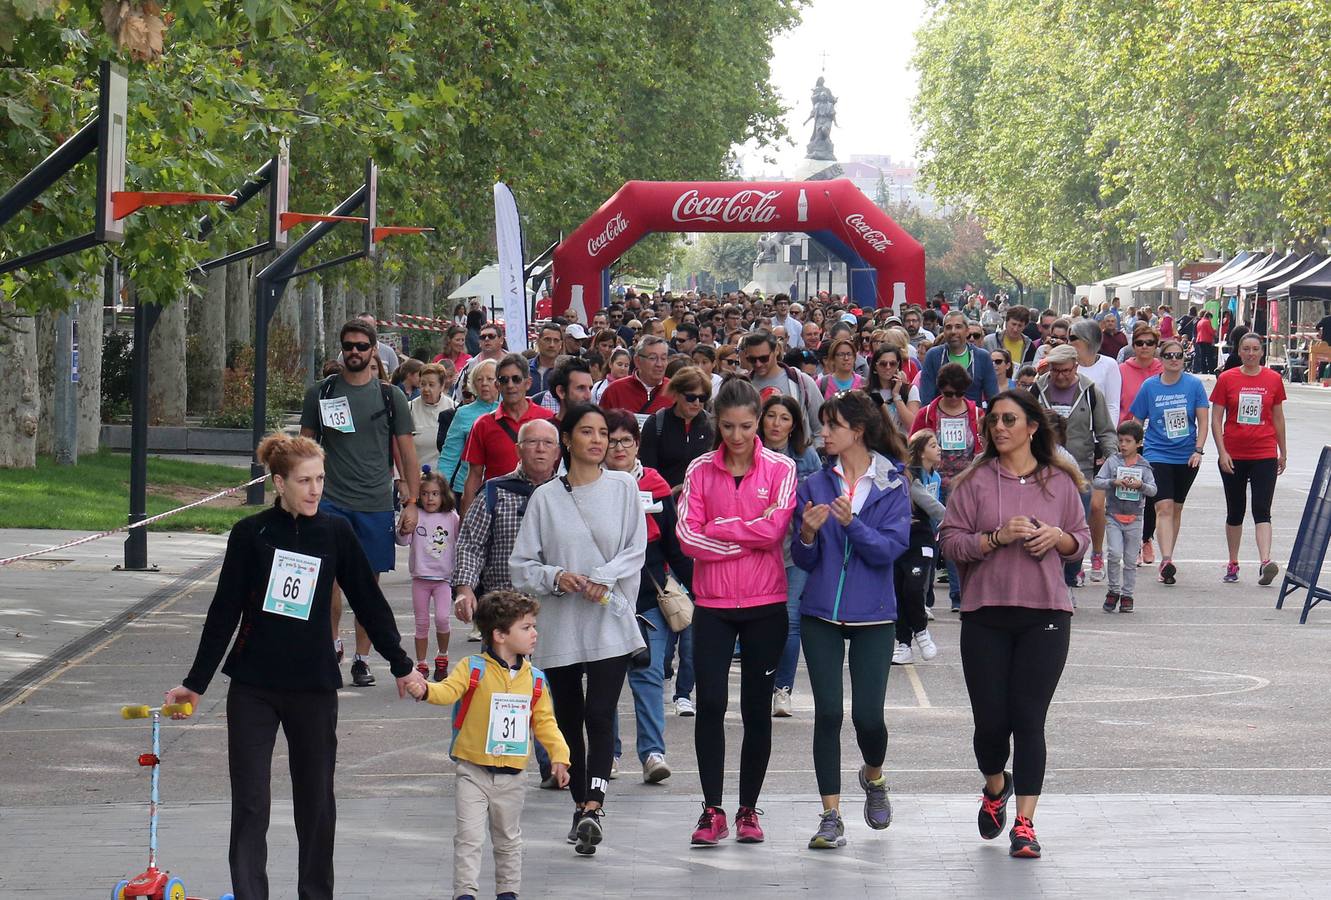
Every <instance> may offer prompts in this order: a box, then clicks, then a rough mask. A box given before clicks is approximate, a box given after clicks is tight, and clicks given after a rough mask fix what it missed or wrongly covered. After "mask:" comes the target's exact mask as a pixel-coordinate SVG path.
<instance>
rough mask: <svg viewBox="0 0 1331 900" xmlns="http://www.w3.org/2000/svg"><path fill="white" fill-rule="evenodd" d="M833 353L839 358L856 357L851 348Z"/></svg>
mask: <svg viewBox="0 0 1331 900" xmlns="http://www.w3.org/2000/svg"><path fill="white" fill-rule="evenodd" d="M833 355H834V356H835V357H836V358H837V359H854V358H855V354H854V353H852V352H850V351H849V350H838V351H837V352H836V353H835V354H833ZM765 361H766V360H764V362H765Z"/></svg>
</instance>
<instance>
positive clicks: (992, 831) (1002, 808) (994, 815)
mask: <svg viewBox="0 0 1331 900" xmlns="http://www.w3.org/2000/svg"><path fill="white" fill-rule="evenodd" d="M980 795H981V796H980V837H982V838H984V839H985V840H986V841H992V840H993V839H994V838H996V837H998V836H999V835H1000V834H1002V833H1003V826H1004V825H1005V824H1007V802H1008V800H1010V799H1012V775H1011V774H1009V773H1008V772H1004V773H1003V790H1002V791H1001V792H1000V793H999V794H998V796H996V797H995V796H994V795H993V794H990V793H989V791H988V789H985V788H982V789H981V790H980Z"/></svg>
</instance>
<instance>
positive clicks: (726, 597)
mask: <svg viewBox="0 0 1331 900" xmlns="http://www.w3.org/2000/svg"><path fill="white" fill-rule="evenodd" d="M761 405H762V399H761V398H760V397H759V395H758V391H757V390H756V389H755V388H754V387H753V385H751V384H749V382H748V381H745V380H744V379H742V378H731V379H730V380H728V381H726V382H725V383H724V384H722V385H721V389H720V390H719V391H717V394H716V399H715V401H714V409H715V414H716V435H717V446H716V449H715V450H711V451H709V452H707V453H704V454H703V455H702V456H700V457H698V458H697V459H696V460H694V461H693V463H692V464H690V465H689V468H688V471H687V473H686V474H685V476H684V491H683V493H682V494H681V495H680V501H679V525H678V526H677V528H676V533H677V534H678V536H679V542H680V545H681V546H682V547H683V548H684V552H685V553H686V554H688V555H689V556H691V557H693V560H694V568H693V591H694V600H695V602H696V608H695V610H694V615H693V660H694V664H693V665H694V672H695V675H696V677H697V690H698V721H697V724H696V726H695V729H694V746H695V749H696V751H697V755H698V776H699V779H700V780H701V782H702V790H703V812H702V815H701V816H700V817H699V818H698V826H697V828H696V829H695V830H694V832H693V843H694V844H696V845H699V846H713V845H715V844H718V843H720V841H721V840H722V839H724V838H726V837H728V836H729V835H730V829H729V828H728V827H727V825H726V814H725V811H724V810H723V809H722V808H721V799H722V793H723V789H724V784H725V772H724V766H725V758H726V734H725V715H726V705H727V700H728V695H729V688H730V663H731V659H732V658H733V656H734V651H735V642H736V640H738V641H739V644H740V715H741V718H742V719H743V722H744V743H743V747H742V749H741V750H740V767H739V809H738V810H737V811H736V813H735V830H736V832H737V839H738V840H739V842H740V843H742V844H756V843H759V842H761V841H762V840H763V831H762V828H761V827H760V826H759V825H758V812H757V807H758V794H759V792H761V790H762V786H763V779H764V778H765V777H766V775H767V761H768V758H769V757H770V756H771V752H772V719H771V715H770V704H771V702H772V688H773V685H774V684H775V674H776V669H777V665H778V663H779V662H780V661H781V652H782V650H783V649H784V648H785V643H786V628H787V620H786V568H785V561H784V556H783V553H782V545H783V543H784V541H785V538H786V533H787V531H788V530H789V528H790V520H791V515H792V513H793V512H794V509H795V487H796V477H795V463H794V461H793V460H791V459H790V457H788V456H786V455H785V454H782V453H775V452H773V451H771V450H768V449H766V448H765V447H763V444H762V441H761V440H759V439H758V420H759V410H760V407H761Z"/></svg>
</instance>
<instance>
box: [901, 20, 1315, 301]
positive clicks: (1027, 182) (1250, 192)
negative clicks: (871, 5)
mask: <svg viewBox="0 0 1331 900" xmlns="http://www.w3.org/2000/svg"><path fill="white" fill-rule="evenodd" d="M1329 51H1331V7H1328V6H1327V5H1326V4H1324V3H1309V2H1305V0H1262V2H1250V0H1046V2H1040V3H1015V2H1011V0H937V2H936V3H935V5H934V10H933V13H932V15H931V18H930V19H929V21H928V22H927V23H926V24H925V26H924V27H923V28H922V29H921V31H920V32H919V34H918V42H917V52H916V57H915V66H916V68H917V69H918V71H919V75H920V90H919V94H918V98H917V101H916V107H915V116H916V119H917V123H918V124H919V126H920V128H921V149H922V150H923V152H924V154H925V156H926V163H925V166H924V174H925V176H926V177H927V178H928V179H929V180H930V181H931V182H932V186H933V189H934V191H935V193H936V194H937V195H938V196H939V197H940V198H941V199H943V200H944V201H945V202H950V203H955V204H960V205H963V206H965V207H966V208H968V209H969V210H971V211H973V212H975V213H976V214H978V216H979V217H980V219H981V220H982V221H983V223H984V228H985V231H986V232H987V234H988V235H989V237H990V238H991V239H992V240H993V241H994V243H995V245H996V250H995V253H996V254H997V256H998V258H999V259H1000V260H1001V261H1002V263H1003V264H1005V265H1006V266H1007V267H1008V268H1009V269H1011V270H1012V271H1013V272H1015V273H1016V274H1017V275H1018V276H1021V277H1024V278H1026V279H1028V280H1032V281H1043V280H1044V279H1047V277H1048V266H1049V262H1050V260H1053V261H1054V262H1056V263H1057V264H1058V265H1059V267H1060V268H1061V269H1063V270H1064V271H1065V272H1067V273H1068V274H1069V275H1070V276H1073V277H1074V278H1083V277H1084V278H1090V277H1100V276H1103V275H1107V274H1110V273H1112V272H1114V271H1122V269H1123V268H1124V267H1126V266H1127V265H1128V264H1129V263H1130V260H1131V258H1132V248H1133V245H1134V243H1135V241H1136V239H1137V238H1138V237H1139V236H1140V237H1141V239H1142V240H1143V242H1144V245H1145V247H1146V249H1147V250H1148V252H1149V253H1150V254H1151V255H1152V256H1153V257H1154V258H1156V259H1166V258H1180V257H1198V256H1200V255H1202V253H1203V251H1204V250H1205V249H1207V248H1215V249H1221V250H1226V251H1233V250H1235V249H1239V248H1241V247H1244V246H1251V245H1254V244H1268V243H1272V242H1274V243H1294V244H1304V245H1306V244H1308V243H1310V242H1311V241H1312V240H1314V239H1316V238H1318V237H1320V236H1321V234H1322V232H1323V229H1324V227H1325V223H1326V221H1327V219H1328V217H1329V216H1331V195H1328V193H1327V192H1326V190H1325V189H1324V187H1325V184H1324V179H1325V172H1326V171H1327V170H1328V166H1329V165H1331V112H1329V111H1328V110H1329V109H1331V107H1328V104H1327V103H1326V97H1325V85H1326V84H1328V83H1331V81H1329V79H1331V52H1329Z"/></svg>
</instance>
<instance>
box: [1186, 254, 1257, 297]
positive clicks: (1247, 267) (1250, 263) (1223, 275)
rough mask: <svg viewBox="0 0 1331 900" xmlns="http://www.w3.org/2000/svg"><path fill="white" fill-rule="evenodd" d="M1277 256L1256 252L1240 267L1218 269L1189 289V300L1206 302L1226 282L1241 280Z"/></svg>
mask: <svg viewBox="0 0 1331 900" xmlns="http://www.w3.org/2000/svg"><path fill="white" fill-rule="evenodd" d="M1277 255H1278V254H1275V253H1261V252H1256V253H1252V254H1250V255H1249V256H1248V258H1247V259H1245V260H1244V261H1243V262H1242V263H1240V264H1239V265H1236V266H1226V267H1222V268H1220V269H1217V270H1216V271H1215V272H1212V273H1211V274H1210V275H1208V276H1207V277H1205V278H1203V279H1202V280H1201V281H1199V282H1198V283H1196V284H1194V285H1193V286H1192V287H1191V288H1190V289H1189V291H1188V297H1189V300H1190V301H1191V302H1193V303H1201V302H1204V301H1205V300H1206V299H1207V298H1208V297H1212V296H1215V295H1213V293H1212V292H1213V291H1219V290H1220V288H1221V286H1222V285H1223V284H1224V282H1226V281H1229V280H1231V279H1233V278H1235V277H1239V278H1241V277H1243V275H1244V273H1247V272H1255V271H1257V270H1258V269H1259V268H1261V267H1262V266H1264V265H1266V264H1267V263H1268V262H1270V261H1271V259H1272V258H1274V257H1276V256H1277ZM1236 258H1237V257H1236Z"/></svg>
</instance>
